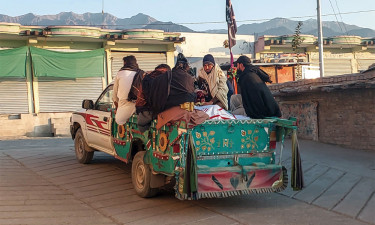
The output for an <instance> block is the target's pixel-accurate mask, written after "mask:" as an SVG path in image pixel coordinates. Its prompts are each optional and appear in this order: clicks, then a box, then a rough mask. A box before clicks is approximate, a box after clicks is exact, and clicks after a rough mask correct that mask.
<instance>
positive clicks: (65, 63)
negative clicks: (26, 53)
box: [30, 47, 105, 112]
mask: <svg viewBox="0 0 375 225" xmlns="http://www.w3.org/2000/svg"><path fill="white" fill-rule="evenodd" d="M30 51H31V55H32V62H33V70H34V76H35V77H36V81H37V83H38V84H37V86H38V88H37V92H38V95H37V96H38V105H39V112H67V111H75V110H77V109H79V108H81V104H82V100H83V99H91V100H94V101H95V99H96V98H97V97H98V96H99V94H100V93H101V92H102V90H103V77H104V76H105V73H104V71H105V68H104V67H105V64H104V60H105V58H104V50H103V49H98V50H93V51H87V52H66V50H65V52H56V51H49V50H44V49H37V48H33V47H31V48H30Z"/></svg>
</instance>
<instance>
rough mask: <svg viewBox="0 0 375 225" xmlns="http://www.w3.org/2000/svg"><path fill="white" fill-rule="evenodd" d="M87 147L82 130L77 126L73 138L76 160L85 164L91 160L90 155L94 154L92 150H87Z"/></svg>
mask: <svg viewBox="0 0 375 225" xmlns="http://www.w3.org/2000/svg"><path fill="white" fill-rule="evenodd" d="M89 148H90V147H89V146H88V145H87V143H86V140H85V137H84V136H83V133H82V130H81V128H79V129H78V130H77V132H76V136H75V138H74V150H75V152H76V158H77V160H78V162H80V163H83V164H87V163H89V162H90V161H91V160H92V157H93V156H94V151H88V150H89Z"/></svg>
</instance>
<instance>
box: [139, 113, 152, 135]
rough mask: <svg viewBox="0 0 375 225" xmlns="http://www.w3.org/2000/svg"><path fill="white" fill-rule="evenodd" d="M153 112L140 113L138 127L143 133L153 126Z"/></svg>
mask: <svg viewBox="0 0 375 225" xmlns="http://www.w3.org/2000/svg"><path fill="white" fill-rule="evenodd" d="M151 121H152V113H151V112H149V111H144V112H141V113H139V114H138V129H139V131H141V132H142V133H143V132H145V131H146V130H148V129H149V128H150V126H151Z"/></svg>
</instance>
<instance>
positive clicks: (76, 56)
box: [30, 47, 105, 78]
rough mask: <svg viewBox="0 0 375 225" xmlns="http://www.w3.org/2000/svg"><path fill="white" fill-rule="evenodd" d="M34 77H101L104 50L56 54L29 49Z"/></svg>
mask: <svg viewBox="0 0 375 225" xmlns="http://www.w3.org/2000/svg"><path fill="white" fill-rule="evenodd" d="M30 52H31V59H32V65H33V71H34V76H36V77H67V78H81V77H103V76H104V71H105V70H104V59H105V52H104V49H103V48H101V49H97V50H93V51H87V52H56V51H51V50H46V49H40V48H35V47H30Z"/></svg>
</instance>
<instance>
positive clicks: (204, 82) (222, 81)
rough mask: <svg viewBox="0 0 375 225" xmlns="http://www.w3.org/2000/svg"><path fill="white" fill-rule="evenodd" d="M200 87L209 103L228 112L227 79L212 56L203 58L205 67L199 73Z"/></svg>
mask: <svg viewBox="0 0 375 225" xmlns="http://www.w3.org/2000/svg"><path fill="white" fill-rule="evenodd" d="M207 86H208V87H207ZM198 87H199V89H201V90H203V91H204V93H205V94H206V101H207V102H210V103H212V104H213V105H214V104H216V105H219V106H220V107H222V108H224V109H225V110H228V97H227V95H228V85H227V77H226V76H225V74H224V72H223V71H222V70H221V68H220V66H219V65H217V64H216V63H215V59H214V57H213V56H212V55H211V54H207V55H205V56H204V57H203V67H202V68H200V69H199V71H198Z"/></svg>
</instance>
